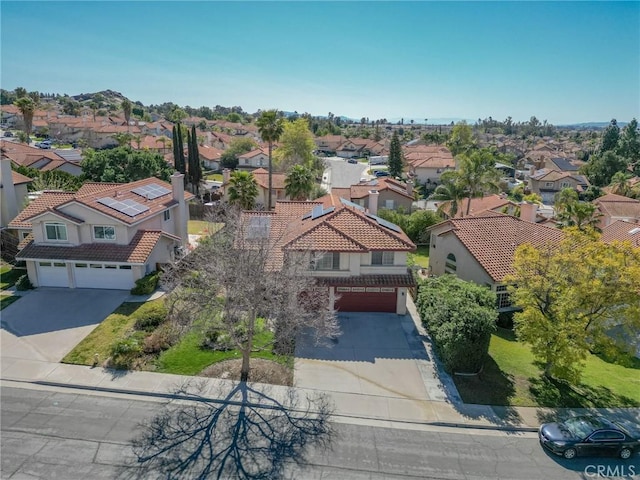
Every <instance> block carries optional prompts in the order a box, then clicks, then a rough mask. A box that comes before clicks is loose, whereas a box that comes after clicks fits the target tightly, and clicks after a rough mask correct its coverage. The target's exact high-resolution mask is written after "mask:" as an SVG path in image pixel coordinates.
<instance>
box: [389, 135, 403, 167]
mask: <svg viewBox="0 0 640 480" xmlns="http://www.w3.org/2000/svg"><path fill="white" fill-rule="evenodd" d="M403 169H404V161H403V155H402V147H401V146H400V138H399V137H398V132H397V131H394V132H393V136H392V137H391V144H390V145H389V175H391V176H392V177H401V176H402V170H403Z"/></svg>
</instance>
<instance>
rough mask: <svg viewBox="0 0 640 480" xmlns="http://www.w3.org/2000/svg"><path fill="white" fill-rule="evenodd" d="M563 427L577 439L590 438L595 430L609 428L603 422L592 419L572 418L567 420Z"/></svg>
mask: <svg viewBox="0 0 640 480" xmlns="http://www.w3.org/2000/svg"><path fill="white" fill-rule="evenodd" d="M562 425H563V426H564V428H566V429H567V430H568V431H569V433H571V435H572V436H574V437H576V438H585V437H588V436H589V435H590V434H591V433H592V432H593V431H594V430H598V429H599V428H603V427H606V426H607V425H606V424H605V423H603V422H602V421H601V420H599V419H597V418H592V417H575V418H570V419H568V420H565V421H564V422H563V424H562Z"/></svg>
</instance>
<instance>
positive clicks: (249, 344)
mask: <svg viewBox="0 0 640 480" xmlns="http://www.w3.org/2000/svg"><path fill="white" fill-rule="evenodd" d="M255 323H256V315H255V313H251V317H250V318H249V321H248V324H247V341H246V342H245V344H244V346H243V348H242V368H241V369H240V381H241V382H247V381H248V380H249V368H250V365H249V362H250V361H251V350H252V349H253V334H254V331H255Z"/></svg>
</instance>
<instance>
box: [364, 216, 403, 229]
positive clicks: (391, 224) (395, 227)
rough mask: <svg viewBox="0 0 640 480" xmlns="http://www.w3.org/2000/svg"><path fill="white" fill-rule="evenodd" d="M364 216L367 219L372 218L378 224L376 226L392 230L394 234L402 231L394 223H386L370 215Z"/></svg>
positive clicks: (382, 219)
mask: <svg viewBox="0 0 640 480" xmlns="http://www.w3.org/2000/svg"><path fill="white" fill-rule="evenodd" d="M366 215H367V217H369V218H373V219H374V220H375V221H376V222H378V225H381V226H383V227H385V228H388V229H389V230H393V231H394V232H398V233H400V232H402V229H401V228H400V227H399V226H398V225H396V224H395V223H391V222H387V221H386V220H385V219H384V218H380V217H378V216H377V215H374V214H372V213H367V214H366Z"/></svg>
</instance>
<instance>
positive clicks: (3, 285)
mask: <svg viewBox="0 0 640 480" xmlns="http://www.w3.org/2000/svg"><path fill="white" fill-rule="evenodd" d="M26 273H27V271H26V270H25V269H23V268H14V267H12V266H11V265H9V264H7V263H5V262H2V265H0V290H6V289H7V288H9V287H12V286H13V285H15V283H16V281H17V280H18V278H20V277H21V276H22V275H25V274H26Z"/></svg>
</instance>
